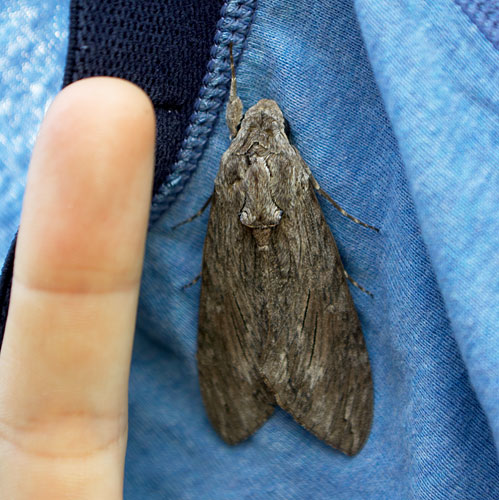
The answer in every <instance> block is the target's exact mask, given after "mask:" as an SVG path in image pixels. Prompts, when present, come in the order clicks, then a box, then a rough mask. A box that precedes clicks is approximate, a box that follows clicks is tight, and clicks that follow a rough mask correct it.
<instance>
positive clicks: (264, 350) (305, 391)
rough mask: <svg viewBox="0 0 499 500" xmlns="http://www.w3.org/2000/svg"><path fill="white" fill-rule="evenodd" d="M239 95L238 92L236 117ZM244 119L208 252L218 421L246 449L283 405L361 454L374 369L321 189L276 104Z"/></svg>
mask: <svg viewBox="0 0 499 500" xmlns="http://www.w3.org/2000/svg"><path fill="white" fill-rule="evenodd" d="M231 55H232V54H231ZM233 82H235V76H234V73H233ZM236 97H237V96H236V95H235V83H234V85H233V86H231V97H230V100H229V107H230V106H234V103H237V99H236ZM236 106H237V104H236ZM232 111H233V110H232ZM232 111H231V112H229V111H228V112H227V121H228V126H229V128H230V130H231V134H232V132H234V134H233V135H235V137H234V138H233V140H232V143H231V146H230V147H229V149H228V150H227V151H226V152H225V154H224V155H223V157H222V160H221V163H220V170H219V173H218V175H217V179H216V189H215V193H214V195H213V198H212V206H211V212H210V219H209V223H208V229H207V235H206V240H205V245H204V252H203V269H202V288H201V301H200V312H199V335H198V354H197V358H198V366H199V380H200V386H201V392H202V396H203V400H204V404H205V406H206V409H207V413H208V416H209V418H210V420H211V422H212V424H213V426H214V428H215V429H216V430H217V431H218V433H219V434H220V435H221V436H222V438H223V439H224V440H225V441H226V442H228V443H230V444H235V443H238V442H240V441H242V440H244V439H246V438H247V437H249V436H250V435H251V434H252V433H253V432H254V431H255V430H256V429H258V427H260V426H261V425H262V424H263V423H264V422H265V421H266V419H267V418H268V417H269V416H270V415H271V413H272V411H273V407H274V405H275V404H278V405H279V406H281V407H282V408H283V409H284V410H286V411H288V412H289V413H290V414H291V415H293V417H294V418H295V419H296V420H297V421H298V422H299V423H300V424H301V425H303V426H304V427H305V428H306V429H308V430H310V431H311V432H312V433H313V434H315V435H316V436H317V437H318V438H320V439H322V440H323V441H325V442H326V443H327V444H329V445H331V446H333V447H334V448H337V449H339V450H341V451H342V452H344V453H346V454H348V455H353V454H355V453H357V452H358V451H359V450H360V448H361V447H362V446H363V444H364V443H365V441H366V440H367V437H368V434H369V430H370V426H371V420H372V412H373V388H372V381H371V371H370V365H369V358H368V354H367V350H366V346H365V342H364V338H363V335H362V331H361V327H360V322H359V319H358V316H357V313H356V310H355V307H354V304H353V300H352V298H351V295H350V291H349V288H348V285H347V282H346V278H345V273H344V270H343V265H342V263H341V259H340V256H339V253H338V249H337V247H336V243H335V241H334V238H333V236H332V233H331V231H330V229H329V227H328V225H327V223H326V221H325V219H324V215H323V213H322V211H321V208H320V205H319V203H318V201H317V198H316V195H315V189H317V188H318V185H317V183H316V181H315V180H314V179H313V176H312V174H311V172H310V170H309V168H308V167H307V166H306V164H305V163H304V162H303V160H302V158H301V156H300V154H299V153H298V150H297V149H296V148H294V147H293V146H291V145H290V144H289V141H288V138H287V136H286V134H285V132H284V118H283V115H282V112H281V110H280V109H279V106H278V105H277V103H276V102H275V101H272V100H268V99H263V100H261V101H259V102H258V103H257V104H255V105H254V106H253V107H251V108H250V109H249V110H248V111H247V112H246V114H245V115H244V117H243V118H242V121H240V124H239V123H237V125H236V124H235V121H237V120H238V119H239V120H240V118H237V109H236V114H235V113H233V112H232ZM234 116H236V118H235V119H234Z"/></svg>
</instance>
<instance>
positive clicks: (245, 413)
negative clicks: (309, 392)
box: [197, 189, 275, 444]
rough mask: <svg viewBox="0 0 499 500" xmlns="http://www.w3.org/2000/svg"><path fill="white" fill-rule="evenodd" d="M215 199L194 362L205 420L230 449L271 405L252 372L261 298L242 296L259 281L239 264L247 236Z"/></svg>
mask: <svg viewBox="0 0 499 500" xmlns="http://www.w3.org/2000/svg"><path fill="white" fill-rule="evenodd" d="M221 194H222V196H217V189H215V192H214V194H213V197H212V205H211V210H210V218H209V222H208V228H207V235H206V239H205V244H204V250H203V268H202V286H201V298H200V308H199V331H198V351H197V360H198V372H199V383H200V388H201V394H202V396H203V401H204V404H205V407H206V411H207V413H208V417H209V419H210V421H211V423H212V425H213V427H214V428H215V430H216V431H217V432H218V433H219V434H220V435H221V436H222V437H223V439H224V440H225V441H226V442H228V443H229V444H236V443H238V442H240V441H242V440H244V439H246V438H248V437H249V436H250V435H251V434H253V432H254V431H255V430H256V429H258V428H259V427H260V426H261V425H262V424H263V423H264V422H265V421H266V420H267V419H268V417H269V416H270V415H271V414H272V412H273V411H274V405H275V400H274V397H273V395H272V394H271V393H270V391H269V390H268V388H267V387H266V386H265V384H264V382H263V380H262V378H261V375H260V373H259V371H258V352H259V351H260V350H261V344H262V339H261V329H260V327H261V325H260V321H259V317H261V314H262V307H263V306H262V305H261V301H262V296H261V295H260V296H256V297H254V296H253V297H252V296H248V293H249V292H248V290H250V291H251V287H249V288H248V287H247V286H245V285H246V284H247V281H248V280H254V281H253V282H255V283H256V282H258V280H259V278H258V276H255V273H258V272H259V269H258V266H256V265H254V263H253V264H251V263H248V266H247V267H246V266H244V263H243V262H244V261H245V260H247V256H246V255H245V252H247V250H248V245H249V244H252V236H251V234H249V231H248V230H247V229H246V228H244V227H243V226H242V225H241V224H240V222H239V219H238V217H237V210H234V206H232V204H231V203H230V202H229V201H228V200H226V199H224V198H225V197H224V196H223V195H224V193H223V192H222V193H221ZM222 214H225V215H224V216H222ZM227 214H231V215H232V214H233V215H234V217H229V218H228V215H227ZM259 303H260V305H259Z"/></svg>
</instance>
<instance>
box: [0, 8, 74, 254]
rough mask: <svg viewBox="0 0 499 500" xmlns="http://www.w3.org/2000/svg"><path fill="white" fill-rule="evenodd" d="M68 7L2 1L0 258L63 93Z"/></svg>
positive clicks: (13, 232) (0, 50) (12, 229)
mask: <svg viewBox="0 0 499 500" xmlns="http://www.w3.org/2000/svg"><path fill="white" fill-rule="evenodd" d="M68 15H69V2H58V1H57V0H44V1H36V0H0V259H1V261H2V262H3V259H4V257H5V255H6V254H7V250H8V249H9V245H10V241H9V240H12V237H13V236H14V234H15V232H16V230H17V226H18V224H19V216H20V213H21V202H22V195H23V191H24V181H25V177H26V172H27V170H28V163H29V158H30V155H31V149H32V148H33V145H34V143H35V138H36V134H37V132H38V127H39V125H40V123H41V121H42V118H43V115H44V114H45V110H46V107H47V103H48V101H50V100H52V99H53V97H54V96H55V95H56V94H57V92H58V91H59V90H60V88H61V84H62V76H63V73H64V61H65V58H66V47H67V38H68V32H67V27H68Z"/></svg>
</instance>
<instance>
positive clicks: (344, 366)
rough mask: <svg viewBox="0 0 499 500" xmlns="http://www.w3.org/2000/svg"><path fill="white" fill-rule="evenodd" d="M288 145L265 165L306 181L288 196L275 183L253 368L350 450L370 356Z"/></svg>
mask: <svg viewBox="0 0 499 500" xmlns="http://www.w3.org/2000/svg"><path fill="white" fill-rule="evenodd" d="M289 148H291V149H292V152H291V151H288V152H287V153H286V154H285V155H280V156H276V157H270V158H269V159H268V162H269V163H270V164H269V168H270V170H271V171H286V172H288V175H289V172H291V171H292V170H293V169H297V170H298V172H296V173H295V174H294V175H295V176H300V177H302V178H303V177H305V178H308V179H309V182H307V183H306V185H304V186H303V188H302V191H301V192H300V193H293V194H292V196H291V197H290V199H288V200H286V199H283V198H286V197H287V196H289V195H286V193H284V194H283V195H282V196H281V199H280V198H279V191H278V190H276V196H275V200H276V203H277V204H278V205H279V206H285V207H286V208H285V209H284V215H283V218H282V220H281V223H280V224H279V226H277V227H276V228H275V229H274V233H273V240H272V241H273V245H272V252H271V253H270V254H269V259H271V260H272V261H271V262H269V267H270V268H271V269H274V270H275V272H276V276H274V278H273V281H274V288H275V289H274V293H272V294H271V297H270V300H271V301H272V302H271V304H270V305H269V311H270V312H271V314H270V328H269V332H270V333H269V337H268V338H267V339H266V343H265V345H264V347H263V352H262V356H261V362H260V372H261V373H262V375H263V377H264V379H265V382H266V384H267V386H268V387H269V389H270V390H271V392H272V393H274V394H275V398H276V401H277V404H279V406H280V407H281V408H283V409H284V410H286V411H288V412H289V413H290V414H291V415H292V416H293V417H294V418H295V419H296V420H297V421H298V422H299V423H300V424H301V425H302V426H303V427H305V428H306V429H308V430H309V431H311V432H312V433H313V434H315V435H316V436H317V437H318V438H320V439H322V440H323V441H325V442H326V443H327V444H329V445H331V446H332V447H334V448H336V449H339V450H340V451H342V452H344V453H346V454H347V455H354V454H356V453H357V452H358V451H359V450H360V448H362V446H363V444H364V443H365V441H366V439H367V437H368V435H369V431H370V426H371V420H372V414H373V386H372V379H371V369H370V364H369V357H368V353H367V349H366V345H365V341H364V337H363V334H362V330H361V326H360V321H359V318H358V316H357V312H356V310H355V306H354V303H353V300H352V297H351V295H350V290H349V287H348V284H347V281H346V278H345V274H344V270H343V264H342V262H341V259H340V255H339V252H338V248H337V246H336V243H335V240H334V238H333V235H332V233H331V231H330V229H329V226H328V225H327V223H326V220H325V218H324V215H323V213H322V209H321V207H320V205H319V202H318V200H317V197H316V194H315V191H314V188H313V185H314V181H313V180H312V179H313V177H312V174H311V173H310V170H309V169H308V167H307V166H306V165H305V163H304V162H303V160H302V159H301V157H300V155H299V153H298V151H297V150H296V148H294V147H292V146H289ZM273 162H275V163H280V164H279V165H275V166H274V165H272V163H273ZM286 162H289V165H285V163H286ZM283 163H284V164H283ZM300 169H302V171H301V172H300ZM298 184H299V183H298ZM291 199H292V200H293V201H292V202H291Z"/></svg>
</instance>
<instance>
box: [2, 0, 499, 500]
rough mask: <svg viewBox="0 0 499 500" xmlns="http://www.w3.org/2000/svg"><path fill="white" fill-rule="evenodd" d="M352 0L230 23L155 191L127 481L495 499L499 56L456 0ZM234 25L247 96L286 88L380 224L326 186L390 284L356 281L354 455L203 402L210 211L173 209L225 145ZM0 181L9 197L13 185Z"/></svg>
mask: <svg viewBox="0 0 499 500" xmlns="http://www.w3.org/2000/svg"><path fill="white" fill-rule="evenodd" d="M19 3H21V2H19ZM23 3H25V2H23ZM461 3H462V2H461ZM229 4H230V5H229V9H228V10H229V12H232V14H233V13H234V12H233V11H232V10H231V8H232V7H233V6H234V5H236V4H244V6H245V9H248V8H249V9H251V8H252V7H253V6H254V2H250V1H246V2H242V1H239V2H234V1H231V2H229ZM52 5H55V2H54V3H53V4H52ZM355 7H356V10H354V6H353V4H352V2H351V1H347V0H342V1H340V0H338V1H336V2H330V1H326V0H320V1H318V2H306V1H304V0H292V1H288V2H279V1H277V0H262V1H260V2H258V6H257V8H256V13H255V16H254V19H253V22H252V25H251V27H250V29H249V33H248V34H247V39H246V41H245V42H244V37H245V34H246V31H247V27H248V25H247V23H248V21H249V20H250V19H251V17H248V16H246V14H247V10H245V9H243V10H244V12H242V14H244V15H241V16H240V17H239V16H238V15H235V16H233V19H232V20H231V22H229V23H228V24H224V23H220V25H219V26H220V32H219V34H218V38H217V40H218V42H219V43H220V44H221V46H220V47H218V48H214V50H213V53H212V54H213V57H214V59H213V61H212V62H211V63H210V74H211V77H210V76H208V77H207V80H206V81H205V88H208V89H211V90H210V91H209V93H208V94H209V95H207V96H206V95H204V96H203V99H202V100H200V101H199V103H198V105H197V112H196V113H195V115H194V117H193V119H194V121H193V124H192V127H191V128H190V136H189V137H188V138H187V139H186V141H185V142H184V148H183V150H182V152H181V154H180V156H179V162H182V161H184V163H183V166H182V172H183V174H182V175H181V176H178V177H177V180H175V179H174V182H171V184H170V186H168V185H167V186H166V187H165V189H164V190H162V192H161V193H160V195H158V196H157V197H156V199H155V200H154V201H155V204H156V205H155V206H156V207H160V208H159V209H158V210H156V212H155V216H154V222H153V224H152V226H151V229H150V234H149V238H148V244H147V251H146V259H145V264H144V275H143V283H142V293H141V297H140V304H139V313H138V321H137V335H136V341H135V347H134V356H133V363H132V372H131V379H130V431H129V448H128V455H127V464H126V479H125V498H127V499H133V500H135V499H149V498H151V499H152V498H157V499H164V498H172V499H215V498H216V499H241V498H248V499H249V498H251V499H267V498H282V499H308V498H314V499H331V498H334V499H340V500H341V499H344V500H365V499H379V500H385V499H387V498H390V499H394V500H398V499H400V500H407V499H432V500H433V499H437V500H439V499H449V498H452V499H462V500H464V499H466V500H468V499H486V500H489V499H490V500H495V499H497V498H499V466H498V462H497V455H496V450H495V447H494V441H493V435H492V432H491V430H490V429H492V430H493V431H494V433H495V436H496V442H497V439H499V413H498V412H499V400H498V397H499V392H498V391H499V340H498V337H497V336H496V335H494V333H495V329H494V326H496V325H497V323H498V322H497V319H498V318H497V307H498V306H497V302H498V300H497V299H498V293H497V292H498V290H497V284H496V283H497V278H496V275H497V264H498V262H497V257H494V256H495V255H497V250H496V249H497V243H498V234H499V228H498V227H497V216H496V213H497V210H498V206H497V205H498V201H497V195H496V194H495V193H496V192H497V187H498V186H497V175H498V174H497V164H498V160H499V147H498V146H499V145H498V140H497V132H496V131H497V125H498V122H497V117H496V114H495V113H496V112H497V102H498V99H497V97H498V96H497V93H498V82H497V73H496V72H495V71H496V68H497V63H498V55H497V52H496V51H495V49H494V47H493V45H492V43H491V42H490V38H487V37H485V36H484V34H483V32H482V31H481V30H480V29H479V28H478V26H477V25H475V24H474V23H473V21H472V19H471V18H470V17H469V15H468V14H467V13H466V12H465V11H464V10H463V9H462V8H461V7H460V6H458V5H457V4H456V3H452V2H447V3H445V4H444V3H438V5H434V6H433V5H428V3H426V4H425V5H424V7H423V4H422V3H420V2H416V0H405V1H402V0H400V1H395V0H393V1H391V2H388V1H387V0H381V1H379V2H369V0H357V2H356V6H355ZM358 20H359V21H360V27H359V24H358ZM361 28H362V36H361ZM231 32H232V33H233V34H234V38H233V39H234V43H235V49H236V50H235V52H236V53H237V54H238V55H239V54H240V48H241V46H242V45H243V42H244V43H245V48H244V51H243V52H242V55H241V56H240V59H239V63H238V68H237V76H238V88H239V93H240V96H241V98H242V100H243V103H244V105H245V107H246V108H248V107H249V106H250V105H252V104H254V103H255V102H256V101H258V100H259V99H260V98H263V97H266V98H273V99H276V100H277V101H278V102H279V104H280V106H281V108H282V110H283V112H284V114H285V116H286V117H287V119H288V121H289V123H290V126H291V131H292V139H293V141H294V143H295V144H296V145H297V147H298V148H299V150H300V151H301V153H302V156H303V157H304V159H305V160H306V161H307V162H308V164H309V165H310V167H311V169H312V171H313V172H314V174H315V176H316V178H317V179H318V181H319V183H320V184H321V185H322V187H323V188H324V189H325V190H326V191H327V192H329V193H330V194H331V195H332V196H333V198H335V199H336V200H337V201H338V202H339V203H340V205H342V206H343V207H344V208H345V209H346V210H347V211H349V212H350V213H352V214H353V215H355V216H357V217H359V218H361V219H362V220H364V221H366V222H368V223H372V224H374V225H376V226H378V227H380V228H381V233H380V234H376V233H374V232H372V231H368V230H366V229H364V228H362V227H360V226H358V225H356V224H353V223H352V222H350V221H348V220H346V219H345V218H344V217H342V216H341V215H340V214H339V213H338V212H337V211H336V210H334V208H332V207H331V206H329V205H328V204H327V203H326V202H322V201H321V203H322V206H323V208H324V212H325V215H326V218H327V220H328V222H329V223H330V226H331V228H332V230H333V234H334V235H335V238H336V240H337V242H338V246H339V249H340V253H341V256H342V258H343V261H344V264H345V267H346V269H347V270H348V272H349V273H350V274H351V275H352V276H353V277H354V278H355V279H356V280H357V281H359V282H360V283H361V284H362V285H364V286H365V287H366V288H368V289H369V290H370V291H372V292H373V293H374V295H375V298H374V299H373V300H372V299H370V298H369V297H368V296H366V295H365V294H363V293H361V292H360V291H359V290H357V289H355V288H352V294H353V297H354V301H355V303H356V305H357V309H358V312H359V315H360V318H361V321H362V324H363V329H364V334H365V337H366V341H367V346H368V349H369V353H370V357H371V362H372V368H373V377H374V386H375V416H374V424H373V428H372V432H371V435H370V438H369V441H368V442H367V444H366V446H365V447H364V449H363V450H362V451H361V452H360V453H359V455H357V456H356V457H354V458H348V457H346V456H343V455H341V454H340V453H338V452H336V451H334V450H332V449H331V448H329V447H328V446H326V445H324V444H323V443H322V442H320V441H318V440H317V439H316V438H315V437H313V436H312V435H311V434H310V433H308V432H307V431H305V430H304V429H302V428H301V427H300V426H299V425H298V424H296V423H295V422H294V421H293V419H292V418H291V417H289V416H288V415H287V414H286V413H285V412H283V411H281V410H277V411H276V414H275V415H274V416H273V417H271V419H270V420H269V421H268V422H267V423H266V424H265V425H264V426H263V427H262V428H261V429H260V430H259V431H258V432H257V433H256V434H255V435H254V436H253V437H252V438H250V439H249V440H248V441H247V442H245V443H243V444H241V445H238V446H236V447H230V446H228V445H225V444H224V443H223V442H222V441H221V440H220V438H218V436H217V435H216V434H215V432H214V431H213V429H212V428H211V427H210V425H209V423H208V421H207V418H206V414H205V411H204V408H203V406H202V402H201V398H200V394H199V387H198V382H197V370H196V362H195V344H196V328H197V306H198V300H199V285H197V286H194V287H191V288H188V289H186V290H184V289H182V286H183V285H185V284H186V283H188V282H189V281H190V280H191V279H192V278H194V277H195V276H196V275H197V274H198V273H199V271H200V266H201V252H202V244H203V238H204V234H205V230H206V222H207V218H208V213H205V214H204V215H203V216H202V217H201V218H198V219H197V220H195V221H194V222H192V223H191V224H188V225H185V226H182V227H181V228H179V229H178V230H176V231H171V227H172V226H173V225H174V224H175V223H177V222H179V221H182V220H184V219H185V218H186V217H187V216H189V215H191V214H193V213H195V212H196V211H197V210H198V209H199V208H200V207H201V205H202V204H203V203H204V201H205V200H206V199H207V198H208V196H209V195H210V193H211V190H212V186H213V180H214V177H215V175H216V172H217V169H218V163H219V159H220V157H221V155H222V153H223V151H224V150H225V149H226V148H227V146H228V144H229V139H228V131H227V128H226V125H225V123H224V120H223V114H222V113H221V111H223V106H221V105H219V104H217V103H221V102H222V101H223V100H224V96H225V90H226V87H225V86H224V82H226V81H227V80H228V66H227V64H226V60H225V59H224V58H223V57H222V56H225V55H226V42H227V39H228V37H229V34H230V33H231ZM362 37H364V40H365V46H364V40H363V38H362ZM365 47H367V51H366V49H365ZM371 65H372V69H371ZM60 71H61V74H62V68H60ZM214 75H215V76H214ZM215 77H216V78H218V80H216V79H215V80H213V78H215ZM217 82H218V83H217ZM203 92H205V90H203ZM385 110H386V111H385ZM217 113H218V114H219V115H220V116H219V117H218V119H217V118H215V119H214V120H211V121H210V122H209V123H208V125H207V126H206V128H205V129H203V130H201V128H202V127H203V125H204V124H206V120H207V115H209V114H217ZM1 133H3V134H5V128H4V124H2V127H1ZM193 144H194V145H193ZM27 150H28V146H26V148H25V150H24V154H27V153H26V151H27ZM2 151H3V150H2ZM192 151H194V153H193V154H192V156H189V155H190V154H191V152H192ZM3 158H4V156H3V154H2V159H3ZM494 166H496V170H494V169H493V167H494ZM178 179H180V180H178ZM178 186H181V189H179V188H178ZM172 193H173V195H172ZM0 194H1V196H0V203H2V212H3V206H6V207H8V206H9V203H10V202H11V201H10V198H9V196H10V195H9V192H8V191H7V190H5V191H4V190H3V189H2V191H1V193H0ZM4 195H5V196H4ZM162 204H163V205H162ZM161 206H163V208H164V207H168V208H167V210H166V211H164V212H163V213H161ZM12 232H13V231H12ZM7 246H8V241H2V249H5V250H4V253H5V252H6V249H7ZM482 408H483V409H482ZM483 410H485V411H483Z"/></svg>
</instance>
